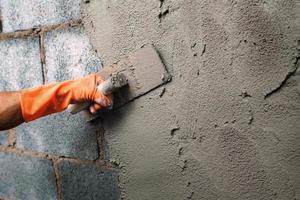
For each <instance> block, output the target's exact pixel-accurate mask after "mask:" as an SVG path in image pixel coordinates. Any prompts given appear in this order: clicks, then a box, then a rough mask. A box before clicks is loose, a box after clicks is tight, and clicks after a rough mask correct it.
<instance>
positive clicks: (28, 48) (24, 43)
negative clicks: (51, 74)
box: [0, 37, 43, 91]
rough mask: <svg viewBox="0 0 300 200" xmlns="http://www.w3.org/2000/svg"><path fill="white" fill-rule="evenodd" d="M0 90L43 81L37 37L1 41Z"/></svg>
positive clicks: (32, 84) (27, 85) (19, 87)
mask: <svg viewBox="0 0 300 200" xmlns="http://www.w3.org/2000/svg"><path fill="white" fill-rule="evenodd" d="M0 60H1V62H0V69H1V70H0V80H1V81H0V91H9V90H18V89H21V88H27V87H32V86H35V85H39V84H42V83H43V78H42V77H43V76H42V66H41V62H40V50H39V40H38V38H37V37H33V38H32V37H29V38H26V39H13V40H5V41H0Z"/></svg>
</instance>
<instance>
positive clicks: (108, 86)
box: [70, 73, 128, 114]
mask: <svg viewBox="0 0 300 200" xmlns="http://www.w3.org/2000/svg"><path fill="white" fill-rule="evenodd" d="M127 84H128V80H127V78H126V77H125V75H124V74H123V73H115V74H112V75H111V76H110V77H109V78H108V79H107V80H105V81H104V82H102V83H101V84H100V85H98V87H97V90H98V91H100V92H101V93H102V94H104V95H108V94H111V93H113V92H115V91H116V90H118V89H119V88H121V87H123V86H125V85H127ZM92 103H93V102H83V103H79V104H74V105H72V106H71V108H70V113H71V114H76V113H79V112H80V111H83V110H86V109H88V108H89V107H90V105H91V104H92Z"/></svg>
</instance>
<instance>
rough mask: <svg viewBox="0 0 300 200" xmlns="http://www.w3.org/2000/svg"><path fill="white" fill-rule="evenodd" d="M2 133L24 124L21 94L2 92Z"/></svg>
mask: <svg viewBox="0 0 300 200" xmlns="http://www.w3.org/2000/svg"><path fill="white" fill-rule="evenodd" d="M0 104H1V105H0V131H2V130H7V129H10V128H13V127H15V126H18V125H20V124H21V123H23V122H24V119H23V116H22V111H21V105H20V92H0Z"/></svg>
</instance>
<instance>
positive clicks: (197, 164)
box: [83, 0, 300, 200]
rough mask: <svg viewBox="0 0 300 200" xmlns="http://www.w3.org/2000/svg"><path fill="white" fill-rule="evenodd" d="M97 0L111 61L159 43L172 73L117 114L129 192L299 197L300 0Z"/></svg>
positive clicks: (114, 145)
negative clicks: (160, 84) (162, 86)
mask: <svg viewBox="0 0 300 200" xmlns="http://www.w3.org/2000/svg"><path fill="white" fill-rule="evenodd" d="M88 2H89V3H86V4H83V15H84V16H85V18H84V23H85V27H86V29H87V33H88V35H89V37H90V40H91V42H92V44H93V46H94V48H95V49H96V50H97V52H98V54H99V56H100V57H101V59H102V60H103V61H104V65H105V64H110V63H112V62H114V61H115V60H119V58H120V57H122V56H124V55H126V54H128V53H130V52H131V51H134V50H136V49H137V48H139V47H140V46H142V45H143V44H145V43H152V44H154V46H155V47H156V48H157V50H158V51H159V52H160V54H161V57H162V59H163V62H164V63H165V65H166V67H167V69H168V70H169V72H170V73H171V74H172V76H173V79H172V82H171V83H169V84H167V85H166V86H165V88H164V89H163V88H160V89H157V90H155V91H153V92H151V93H149V94H147V95H146V96H143V97H141V98H139V99H137V100H136V101H134V102H132V103H130V104H128V105H127V106H125V107H123V108H122V109H120V110H119V111H117V112H114V113H111V114H110V115H108V116H106V119H105V131H106V140H107V143H108V145H109V152H110V159H111V160H112V161H114V162H115V163H117V164H119V166H120V168H121V171H120V187H121V190H122V196H123V197H124V198H125V199H130V200H143V199H170V200H171V199H172V200H173V199H180V200H182V199H197V200H198V199H299V198H300V159H299V158H300V145H299V144H300V132H299V130H300V101H299V100H300V86H299V82H300V80H299V79H300V69H299V65H300V61H299V48H300V36H299V32H300V5H299V3H298V2H297V1H293V0H282V1H271V0H260V1H258V0H255V1H247V0H241V1H232V0H228V1H214V0H204V1H198V0H160V1H159V0H140V1H135V0H124V1H116V0H91V1H88Z"/></svg>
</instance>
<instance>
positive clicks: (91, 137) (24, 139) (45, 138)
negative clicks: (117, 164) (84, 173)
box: [16, 111, 98, 160]
mask: <svg viewBox="0 0 300 200" xmlns="http://www.w3.org/2000/svg"><path fill="white" fill-rule="evenodd" d="M96 128H97V127H96V126H93V125H91V124H90V123H87V122H86V121H85V119H84V117H83V116H82V115H81V114H77V115H71V114H69V112H68V111H65V112H63V113H58V114H53V115H51V116H47V117H44V118H41V119H38V120H36V121H33V122H31V123H28V124H23V125H21V126H19V127H17V128H16V132H17V147H18V148H24V149H31V150H35V151H39V152H48V153H50V154H55V155H60V156H66V157H78V158H82V159H89V160H94V159H96V158H98V145H97V138H96Z"/></svg>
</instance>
